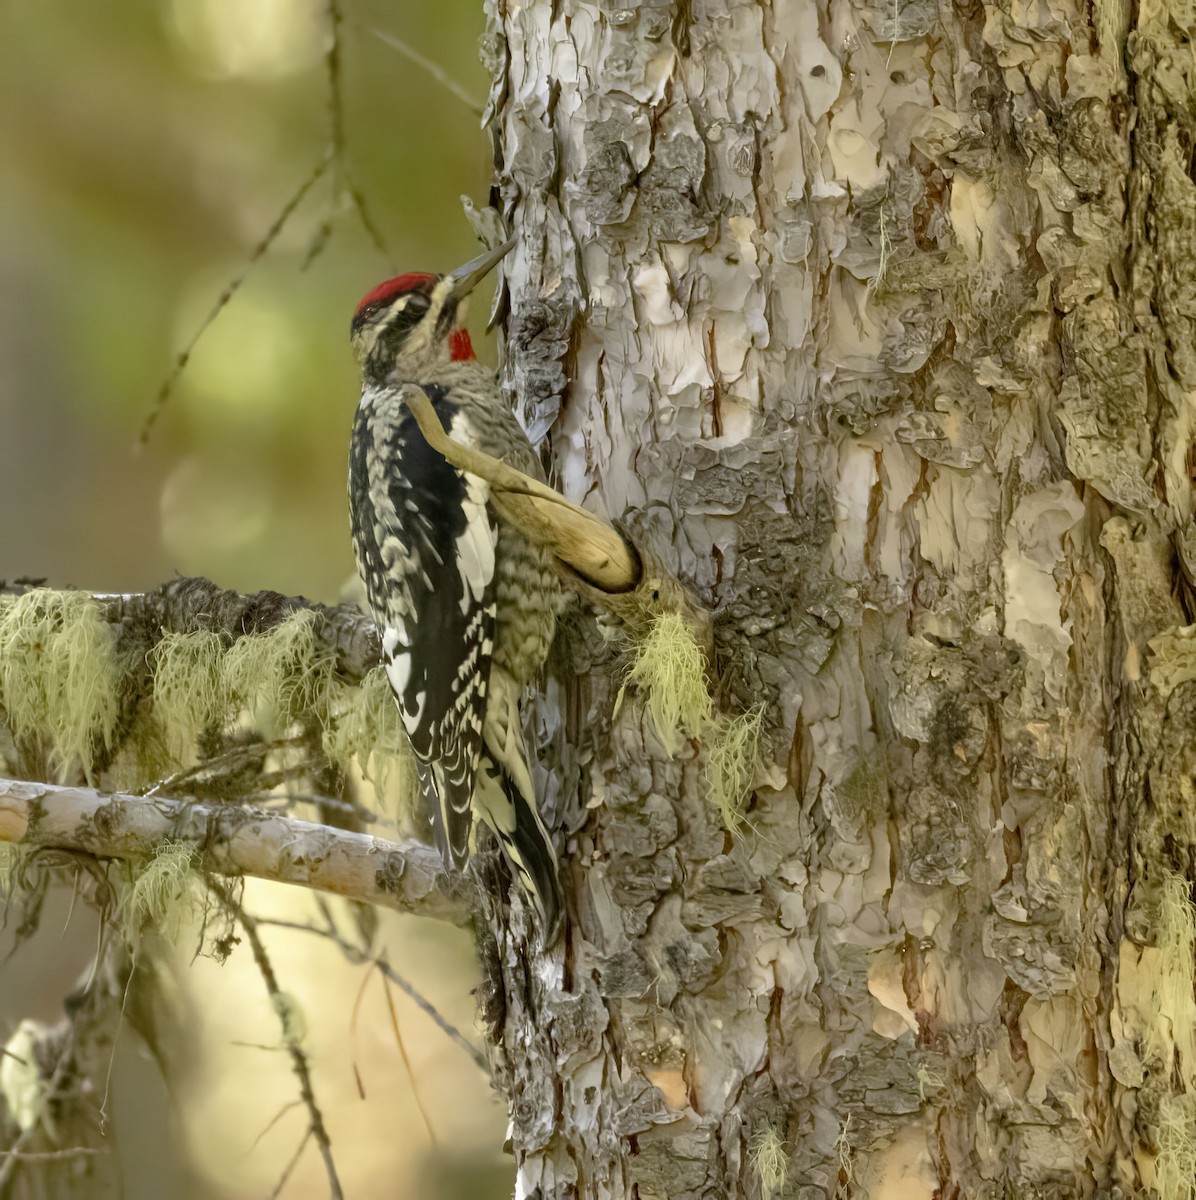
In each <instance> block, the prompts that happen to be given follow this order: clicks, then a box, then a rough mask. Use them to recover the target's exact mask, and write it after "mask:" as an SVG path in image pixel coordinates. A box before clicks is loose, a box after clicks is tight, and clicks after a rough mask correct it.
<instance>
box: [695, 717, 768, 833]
mask: <svg viewBox="0 0 1196 1200" xmlns="http://www.w3.org/2000/svg"><path fill="white" fill-rule="evenodd" d="M763 728H764V705H763V704H757V705H753V707H751V708H749V709H748V710H747V712H744V713H739V714H738V715H736V716H729V715H727V714H724V713H719V714H717V715H715V716H714V718H713V719H712V720H711V721H710V724H709V725H708V726H707V728H706V729H705V730H704V731H702V734H701V737H702V741H703V743H704V744H705V746H706V789H707V795H708V796H709V797H710V800H711V802H712V803H713V804H714V806H715V807H716V808H717V809H718V811H719V812H720V813H721V814H722V818H723V824H724V825H726V827H727V828H728V829H730V830H735V829H736V828H738V826H739V824H740V822H741V821H742V820H743V805H744V801H745V800H746V798H747V796H748V795H749V793H750V792H751V789H752V784H753V782H754V781H755V777H756V768H757V765H758V764H759V759H760V734H761V731H762V730H763Z"/></svg>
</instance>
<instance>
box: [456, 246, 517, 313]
mask: <svg viewBox="0 0 1196 1200" xmlns="http://www.w3.org/2000/svg"><path fill="white" fill-rule="evenodd" d="M514 245H515V239H514V238H509V239H508V240H507V241H505V242H503V244H502V245H501V246H495V247H494V249H493V250H487V251H486V253H485V254H479V255H478V257H477V258H474V259H471V260H470V261H469V262H467V263H466V264H465V265H464V266H463V267H458V268H457V269H456V270H455V271H450V272H449V276H448V277H449V279H451V280H452V281H453V299H454V300H463V299H464V298H465V297H466V296H468V295H469V293H470V292H472V291H473V289H474V288H475V287H477V286H478V284H479V283H481V282H482V280H483V279H485V278H486V276H487V275H489V274H490V272H491V271H493V270H494V268H495V267H496V266H497V265H498V264H499V263H500V262H502V260H503V259H504V258H505V257H506V256H507V255H508V254H509V253H510V251H511V249H512V247H513V246H514Z"/></svg>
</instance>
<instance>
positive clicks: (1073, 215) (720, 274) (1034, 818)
mask: <svg viewBox="0 0 1196 1200" xmlns="http://www.w3.org/2000/svg"><path fill="white" fill-rule="evenodd" d="M488 11H489V14H490V27H489V33H488V37H487V41H486V46H487V50H488V53H489V57H490V61H491V65H492V66H493V68H494V70H495V86H494V90H493V92H492V95H491V109H490V111H491V114H492V118H493V123H494V129H495V131H496V136H497V139H498V145H499V157H498V162H499V176H498V195H499V197H500V203H501V207H502V210H503V215H504V217H505V218H506V220H507V221H508V223H509V225H510V227H511V228H512V229H513V230H514V231H515V232H516V233H517V234H518V235H519V236H520V247H519V249H518V250H517V251H516V252H515V254H514V255H512V257H511V259H510V260H509V263H508V276H509V279H510V281H511V311H510V319H509V323H508V344H507V350H508V356H509V361H508V373H507V377H508V380H509V383H510V385H511V389H512V395H513V397H515V398H516V399H517V401H518V403H519V404H520V405H521V406H522V409H523V412H524V415H525V416H526V417H527V419H528V424H529V426H530V428H531V429H532V431H533V433H534V434H535V435H536V436H537V437H546V436H547V437H548V438H549V441H548V442H546V448H547V447H548V446H549V445H550V453H551V457H552V461H553V463H554V465H555V469H556V476H555V478H556V480H557V481H558V482H559V483H560V485H561V486H562V488H563V490H564V491H565V492H566V493H567V494H568V495H569V496H570V498H571V499H573V500H575V501H577V502H584V503H585V504H587V505H588V506H590V507H592V508H593V509H594V510H595V511H598V512H601V513H604V514H606V515H609V516H611V517H613V518H616V519H622V520H624V521H625V522H627V523H628V524H629V525H630V526H631V527H632V528H633V529H634V530H635V532H636V534H637V536H638V537H639V538H641V539H642V540H643V542H644V544H645V545H647V546H648V547H649V548H651V549H652V550H654V551H655V552H656V553H658V554H660V555H661V556H662V557H663V558H664V559H665V561H666V562H667V563H668V564H669V565H670V566H671V567H672V568H673V569H674V570H675V571H676V572H677V574H678V575H679V576H680V577H682V578H684V579H687V580H688V581H690V583H691V584H692V586H693V587H694V589H695V591H696V592H697V594H698V595H700V596H701V597H702V598H703V599H704V600H705V601H706V602H707V603H708V604H709V605H710V607H711V608H712V609H713V611H714V614H715V630H716V643H717V649H718V660H717V662H716V664H715V676H716V678H717V680H718V684H719V687H720V689H721V694H722V695H723V697H724V698H725V701H726V702H727V703H728V704H730V705H738V706H744V705H747V704H750V703H752V702H755V701H758V700H764V701H765V702H766V703H767V704H768V705H769V714H770V722H769V736H768V739H767V746H766V755H765V759H766V761H765V762H764V763H762V765H761V770H760V775H759V778H758V780H757V783H758V784H759V786H758V788H757V790H756V793H755V797H754V801H753V804H752V806H751V808H750V810H749V812H748V813H747V818H748V820H747V822H746V824H745V827H744V828H743V829H742V831H741V833H740V835H739V836H737V837H734V838H732V837H731V836H730V835H728V834H727V833H726V831H725V830H724V829H722V828H721V826H720V823H719V821H718V819H717V816H716V815H715V814H714V813H713V811H712V810H711V809H710V808H709V807H708V805H707V804H706V803H705V801H704V800H703V797H702V787H701V780H700V777H701V772H702V766H703V764H702V759H701V757H700V754H699V752H698V750H697V748H696V747H693V746H690V747H688V748H687V749H686V750H685V751H683V753H682V754H681V755H680V756H678V757H676V758H670V757H669V756H667V755H666V754H665V753H664V752H663V750H662V748H661V747H660V746H659V745H658V744H657V743H656V742H655V741H654V739H653V738H652V736H651V734H650V733H649V732H648V728H647V724H646V723H645V721H644V720H643V713H642V712H641V711H640V710H639V708H638V707H637V705H636V704H635V703H632V702H629V703H627V704H624V706H623V707H622V709H621V710H620V711H619V713H618V715H617V716H614V717H612V715H611V714H612V709H613V704H612V700H613V693H614V691H615V689H616V688H617V685H618V680H617V678H613V677H612V676H611V675H609V674H603V673H602V671H601V670H598V671H595V672H593V673H590V674H583V675H579V677H578V678H577V679H576V680H575V681H570V682H567V683H564V684H560V685H558V686H557V687H556V690H555V691H554V693H553V695H552V697H551V699H552V700H553V701H554V702H555V703H552V704H549V705H546V706H545V708H544V713H543V716H542V724H543V726H544V733H545V739H544V740H545V745H546V749H545V759H546V762H550V763H551V780H550V786H551V789H552V790H553V795H554V797H555V800H556V802H557V804H558V806H559V808H560V810H561V811H560V814H559V815H560V817H561V820H562V821H563V823H564V825H565V827H566V829H567V831H568V835H567V842H568V847H567V853H566V860H567V863H568V867H567V873H568V879H569V883H570V888H571V893H572V901H573V906H574V918H575V919H574V922H573V924H572V926H571V928H570V931H569V942H568V948H567V950H566V952H565V954H564V958H563V961H561V959H560V958H555V959H552V960H545V959H542V958H536V957H535V956H529V954H528V952H527V947H526V946H525V944H524V943H523V941H522V940H521V934H520V931H519V930H518V929H510V928H507V927H506V926H505V925H504V924H503V921H502V918H501V914H499V913H497V912H496V913H493V914H491V916H492V920H493V924H494V926H495V942H494V945H493V947H491V950H492V952H491V953H490V954H489V955H488V959H487V962H488V967H489V970H490V974H491V990H490V994H489V1002H488V1004H487V1005H486V1006H485V1012H486V1013H487V1015H488V1017H489V1018H490V1019H491V1020H492V1022H493V1024H494V1031H495V1036H494V1039H493V1043H494V1046H495V1050H494V1059H495V1066H496V1079H497V1081H498V1083H499V1086H500V1087H501V1089H502V1090H503V1091H504V1092H505V1093H506V1095H507V1097H508V1100H509V1102H510V1111H511V1135H512V1145H513V1148H514V1151H515V1154H516V1158H517V1162H518V1171H519V1185H518V1189H517V1194H518V1195H519V1196H532V1195H540V1196H542V1197H545V1198H547V1197H550V1196H551V1197H571V1196H575V1195H581V1196H586V1197H602V1198H607V1197H612V1198H615V1197H618V1198H621V1197H629V1196H638V1197H640V1198H641V1200H646V1198H647V1197H669V1198H670V1200H680V1198H682V1197H695V1196H745V1197H748V1196H750V1197H756V1196H770V1195H771V1196H780V1195H792V1196H801V1197H803V1198H806V1200H814V1198H815V1197H820V1196H822V1197H830V1196H832V1195H858V1196H870V1197H927V1198H929V1197H931V1196H967V1197H998V1196H1007V1195H1025V1196H1058V1197H1065V1196H1066V1197H1071V1196H1098V1195H1099V1196H1112V1195H1139V1194H1146V1193H1147V1189H1150V1188H1155V1189H1156V1190H1157V1191H1158V1193H1159V1194H1161V1195H1166V1196H1171V1195H1174V1196H1184V1197H1190V1196H1191V1195H1192V1194H1193V1187H1194V1186H1196V1185H1194V1184H1193V1179H1194V1178H1196V1174H1194V1172H1196V1163H1193V1162H1192V1159H1191V1149H1190V1147H1191V1140H1192V1135H1193V1132H1194V1131H1196V1062H1194V1061H1193V1054H1192V1039H1191V1037H1190V1036H1189V1035H1188V1034H1187V1033H1186V1031H1185V1025H1188V1026H1190V1024H1191V1018H1192V1017H1194V1016H1196V1013H1194V1012H1193V1010H1192V1003H1191V970H1190V949H1191V947H1190V911H1189V907H1190V906H1188V905H1187V903H1186V901H1184V902H1183V903H1181V904H1180V906H1179V917H1180V918H1182V920H1180V928H1179V931H1178V933H1176V931H1175V929H1174V928H1173V926H1174V919H1175V915H1174V914H1173V918H1172V919H1171V925H1169V924H1168V919H1164V917H1163V916H1162V915H1161V914H1162V913H1163V912H1164V910H1165V906H1164V905H1163V903H1162V900H1161V897H1162V894H1163V892H1164V891H1165V890H1166V884H1167V881H1168V880H1169V879H1170V880H1174V879H1175V878H1177V877H1178V879H1179V880H1180V882H1181V884H1182V881H1183V880H1184V879H1186V878H1187V877H1189V876H1190V875H1191V874H1192V864H1193V862H1194V861H1196V853H1194V849H1193V848H1194V845H1196V829H1193V827H1192V822H1193V819H1194V818H1193V815H1192V814H1193V806H1192V803H1191V762H1190V758H1191V752H1190V746H1191V745H1192V740H1193V739H1192V725H1193V720H1192V718H1193V713H1194V710H1196V690H1194V687H1196V685H1194V684H1193V675H1194V670H1193V665H1192V664H1193V662H1194V660H1193V657H1192V655H1193V651H1192V649H1191V647H1192V646H1193V644H1194V642H1193V640H1192V639H1191V638H1190V637H1189V636H1188V631H1187V630H1185V628H1184V627H1185V626H1186V624H1187V622H1188V621H1189V620H1190V619H1191V610H1190V604H1189V598H1188V591H1187V579H1186V576H1187V573H1188V572H1189V571H1190V569H1191V564H1192V561H1193V557H1194V554H1196V552H1194V550H1193V547H1194V546H1196V532H1194V526H1193V496H1192V491H1191V481H1190V467H1191V462H1192V431H1193V421H1194V417H1196V404H1194V403H1193V385H1194V384H1196V378H1194V376H1196V358H1194V357H1193V354H1192V351H1191V347H1192V345H1193V343H1194V339H1193V333H1194V330H1193V321H1194V320H1196V309H1194V308H1193V304H1192V296H1193V294H1194V292H1193V284H1192V275H1193V272H1194V271H1196V267H1194V266H1193V263H1194V262H1196V254H1194V250H1196V246H1194V245H1193V241H1194V239H1193V229H1194V228H1196V222H1194V221H1193V218H1192V213H1193V211H1196V209H1194V205H1193V201H1194V198H1196V197H1194V195H1193V192H1194V189H1193V184H1192V180H1191V177H1190V172H1189V170H1188V166H1189V161H1190V142H1191V136H1192V132H1193V123H1194V122H1193V117H1192V111H1191V105H1190V96H1191V95H1192V94H1193V91H1194V88H1193V83H1194V82H1196V81H1194V80H1193V79H1192V74H1193V71H1194V70H1196V68H1194V67H1193V62H1192V58H1191V55H1190V54H1189V53H1188V50H1187V49H1186V48H1184V47H1186V39H1187V36H1188V34H1189V32H1190V30H1191V27H1192V25H1193V23H1194V21H1193V17H1192V13H1191V12H1190V11H1189V9H1187V8H1185V9H1183V11H1182V12H1179V11H1178V10H1174V9H1162V8H1159V9H1142V10H1140V11H1138V12H1136V13H1134V14H1133V16H1132V21H1133V26H1132V27H1131V24H1130V22H1131V14H1130V13H1129V12H1127V11H1123V10H1121V9H1117V8H1115V7H1110V6H1105V7H1104V8H1101V7H1099V6H1098V8H1097V9H1095V10H1090V9H1089V8H1087V7H1085V6H1083V5H1079V4H1077V3H1074V2H1072V0H1049V2H1048V3H1047V4H1045V5H1041V6H1038V7H1033V6H1031V7H1027V6H1022V5H1014V4H999V5H989V6H987V7H973V8H971V9H958V8H956V9H951V8H936V7H934V6H926V5H919V4H904V5H899V6H885V5H878V6H875V7H873V6H870V5H868V4H866V3H856V4H852V3H849V2H847V0H842V2H840V0H821V2H819V3H816V4H806V5H803V4H799V3H796V2H791V0H785V2H783V3H780V4H777V5H775V6H758V5H756V4H752V3H740V2H736V0H719V2H712V3H702V2H700V0H699V2H695V3H675V4H662V5H642V6H633V7H627V8H619V7H617V6H612V5H595V4H592V3H586V2H584V0H562V2H561V3H558V4H553V5H548V4H537V5H522V6H517V5H508V4H500V3H491V4H490V5H489V6H488ZM1094 23H1095V24H1094ZM1127 67H1128V70H1129V71H1130V72H1132V74H1129V75H1127V73H1126V72H1127ZM1181 567H1182V570H1181ZM578 643H579V647H575V651H576V653H577V654H578V655H579V657H578V658H576V659H575V661H574V662H573V667H574V668H578V667H579V666H580V668H581V669H582V670H584V669H585V668H586V667H587V666H589V665H590V663H589V661H588V660H587V659H586V658H585V655H584V650H582V649H581V648H580V646H581V645H582V644H584V638H579V639H578ZM563 747H567V749H565V748H563ZM1181 951H1183V952H1184V953H1186V955H1187V957H1186V958H1184V959H1183V961H1178V960H1177V956H1178V957H1182V956H1181ZM1185 963H1186V964H1187V965H1186V966H1185ZM1185 972H1186V974H1185ZM1162 981H1169V987H1164V986H1163V982H1162ZM1171 985H1173V986H1171ZM1169 988H1170V990H1169ZM776 1139H779V1142H780V1145H781V1147H782V1148H783V1161H784V1179H783V1181H782V1179H781V1178H780V1167H779V1166H776V1165H774V1167H773V1168H772V1169H769V1168H768V1162H769V1160H768V1158H767V1157H764V1158H761V1154H760V1152H761V1151H765V1152H767V1151H769V1150H770V1149H771V1148H775V1140H776ZM1185 1139H1186V1142H1187V1145H1188V1149H1187V1150H1184V1148H1183V1147H1184V1143H1185ZM1184 1154H1187V1155H1188V1157H1187V1158H1186V1159H1185V1158H1184V1157H1183V1156H1184ZM1185 1164H1186V1165H1185ZM537 1189H539V1190H538V1191H537Z"/></svg>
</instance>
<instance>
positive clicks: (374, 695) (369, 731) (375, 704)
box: [323, 667, 410, 787]
mask: <svg viewBox="0 0 1196 1200" xmlns="http://www.w3.org/2000/svg"><path fill="white" fill-rule="evenodd" d="M323 743H324V753H325V754H327V755H328V757H329V758H330V759H331V760H332V761H333V762H335V763H338V764H339V765H340V766H341V767H342V768H347V767H348V765H349V763H350V761H351V760H353V759H356V760H357V764H358V766H359V767H360V769H361V773H362V775H363V776H364V777H365V778H366V779H369V780H371V781H372V782H373V783H374V784H375V785H376V786H378V787H381V786H382V783H383V780H384V779H385V777H386V776H387V775H388V774H389V772H390V771H391V769H392V768H393V767H394V766H395V765H396V764H398V763H400V761H401V760H402V759H403V758H404V757H406V756H408V755H409V753H410V751H409V749H408V743H407V736H406V734H405V733H404V732H403V723H402V720H401V718H400V717H399V708H398V705H397V704H396V703H395V698H394V694H393V693H392V692H391V690H390V681H389V680H388V679H387V678H386V671H385V670H384V669H383V668H382V667H375V668H374V669H373V670H371V671H367V672H366V674H365V676H364V677H363V678H362V680H361V683H360V684H358V685H357V687H346V686H345V685H343V684H337V685H335V686H334V687H333V689H332V691H331V692H330V695H329V703H328V723H327V725H326V726H325V728H324V738H323Z"/></svg>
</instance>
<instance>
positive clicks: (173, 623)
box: [0, 578, 382, 683]
mask: <svg viewBox="0 0 1196 1200" xmlns="http://www.w3.org/2000/svg"><path fill="white" fill-rule="evenodd" d="M44 586H45V582H44V581H43V580H19V581H17V582H15V583H11V584H4V583H0V594H8V595H22V594H23V593H25V592H28V591H31V590H32V589H33V588H35V587H44ZM93 598H94V599H95V601H96V603H97V604H99V605H100V608H101V611H102V612H103V614H104V616H105V617H106V618H107V620H108V621H109V623H110V624H112V625H114V626H117V627H118V628H119V629H120V631H121V632H122V633H125V634H128V635H129V636H130V641H129V644H130V645H134V644H136V645H138V646H141V647H144V650H148V648H150V647H152V646H153V645H154V644H155V643H156V642H157V641H158V639H159V638H160V637H161V636H162V634H163V633H198V632H201V631H202V632H205V633H217V634H220V635H221V636H222V637H224V638H227V639H228V641H230V642H233V641H236V640H237V639H238V638H242V637H245V636H247V635H249V634H257V633H268V632H269V631H270V630H271V629H273V628H274V627H275V626H276V625H281V624H282V622H283V621H285V620H286V619H287V618H288V617H289V616H291V615H292V614H293V613H296V612H312V613H315V614H316V616H317V618H318V620H317V621H316V622H315V624H314V626H313V629H312V633H313V636H314V637H315V639H316V643H317V646H316V648H317V649H318V650H323V651H326V652H328V653H329V654H331V655H332V656H333V659H334V661H335V663H336V673H337V675H338V677H339V678H341V679H342V680H344V682H346V683H359V682H360V681H361V678H362V676H363V675H365V674H366V672H367V671H369V670H370V668H371V667H375V666H377V665H378V664H379V663H380V662H381V661H382V660H381V649H382V648H381V644H380V642H379V641H378V634H377V631H376V630H375V628H374V623H373V621H372V620H371V619H370V617H369V616H367V615H366V614H365V613H364V612H362V611H361V610H360V609H359V608H356V607H355V606H353V605H351V604H318V603H316V602H315V601H314V600H308V599H307V598H306V597H304V596H284V595H283V594H282V593H281V592H271V591H263V592H251V593H248V594H244V595H243V594H242V593H240V592H234V591H230V590H229V589H227V588H221V587H217V586H216V585H215V584H214V583H212V582H211V581H210V580H207V579H198V578H183V579H172V580H171V581H170V582H169V583H164V584H161V585H160V586H159V587H156V588H152V589H151V590H150V591H148V592H125V593H119V592H118V593H103V592H97V593H94V594H93ZM137 635H140V636H139V637H138V636H137ZM144 650H143V652H142V655H141V657H144Z"/></svg>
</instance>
